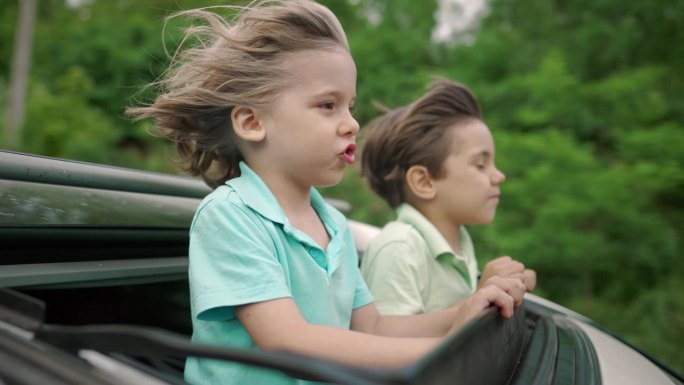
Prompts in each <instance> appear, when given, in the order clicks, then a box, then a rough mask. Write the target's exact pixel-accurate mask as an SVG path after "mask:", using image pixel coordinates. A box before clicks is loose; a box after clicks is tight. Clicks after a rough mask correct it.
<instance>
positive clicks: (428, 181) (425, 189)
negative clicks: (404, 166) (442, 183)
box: [406, 165, 437, 200]
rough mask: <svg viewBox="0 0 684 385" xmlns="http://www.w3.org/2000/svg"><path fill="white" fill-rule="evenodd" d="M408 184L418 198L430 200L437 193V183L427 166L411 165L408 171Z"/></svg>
mask: <svg viewBox="0 0 684 385" xmlns="http://www.w3.org/2000/svg"><path fill="white" fill-rule="evenodd" d="M406 186H407V187H408V189H409V191H410V192H411V193H413V194H414V195H415V196H416V197H417V198H419V199H424V200H430V199H433V198H434V197H435V196H436V195H437V191H436V190H435V184H434V183H433V181H432V177H431V176H430V172H429V171H428V169H427V168H426V167H425V166H418V165H415V166H411V167H409V169H408V171H406Z"/></svg>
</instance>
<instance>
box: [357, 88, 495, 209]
mask: <svg viewBox="0 0 684 385" xmlns="http://www.w3.org/2000/svg"><path fill="white" fill-rule="evenodd" d="M468 119H478V120H482V110H481V108H480V105H479V103H478V102H477V99H476V98H475V95H474V94H473V93H472V92H471V91H470V90H469V89H468V88H467V87H466V86H464V85H462V84H460V83H457V82H454V81H451V80H448V79H443V78H438V79H436V80H435V81H434V82H433V83H431V85H430V87H429V90H428V92H427V93H426V94H424V95H423V96H421V97H420V98H419V99H418V100H416V101H415V102H413V103H411V104H409V105H407V106H403V107H399V108H397V109H394V110H391V111H389V112H386V113H385V114H383V115H382V116H380V117H378V118H376V119H374V120H373V121H371V122H370V123H369V124H368V125H367V127H365V128H364V131H366V132H365V133H364V141H363V151H362V154H361V170H362V174H363V176H364V177H366V179H367V180H368V183H369V184H370V187H371V189H373V191H375V193H376V194H378V195H379V196H381V197H382V198H383V199H384V200H385V201H386V202H387V203H388V204H389V205H390V206H391V207H397V206H398V205H399V204H401V203H403V202H405V201H406V191H405V185H404V183H405V180H404V179H405V176H406V171H408V169H409V168H410V167H411V166H414V165H422V166H424V167H426V168H427V169H428V172H430V175H431V176H432V177H434V178H437V179H439V178H441V177H443V169H442V165H443V163H444V160H445V159H446V157H447V156H448V155H449V153H450V152H451V150H452V147H451V146H452V140H451V132H452V130H449V128H450V127H451V126H453V125H454V124H455V123H458V122H460V121H464V120H468Z"/></svg>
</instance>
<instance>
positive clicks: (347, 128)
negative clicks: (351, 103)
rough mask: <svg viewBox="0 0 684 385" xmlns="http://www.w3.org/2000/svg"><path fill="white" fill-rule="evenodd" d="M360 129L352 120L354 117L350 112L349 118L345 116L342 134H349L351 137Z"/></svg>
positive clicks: (354, 120) (357, 123)
mask: <svg viewBox="0 0 684 385" xmlns="http://www.w3.org/2000/svg"><path fill="white" fill-rule="evenodd" d="M360 129H361V126H360V125H359V122H357V121H356V119H354V116H352V114H351V112H350V113H349V116H347V119H346V120H345V121H344V123H343V124H342V130H343V134H347V133H349V134H352V135H356V134H357V133H358V132H359V130H360Z"/></svg>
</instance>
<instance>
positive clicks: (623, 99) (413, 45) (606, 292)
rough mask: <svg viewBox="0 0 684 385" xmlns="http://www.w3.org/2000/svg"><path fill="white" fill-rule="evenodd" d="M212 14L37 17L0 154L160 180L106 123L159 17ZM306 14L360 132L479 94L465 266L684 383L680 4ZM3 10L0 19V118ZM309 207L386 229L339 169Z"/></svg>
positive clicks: (175, 4)
mask: <svg viewBox="0 0 684 385" xmlns="http://www.w3.org/2000/svg"><path fill="white" fill-rule="evenodd" d="M225 3H226V2H225V1H177V0H168V1H166V0H164V1H162V0H149V1H134V0H92V1H80V2H73V1H72V2H67V1H65V0H40V1H38V2H37V5H38V6H37V10H36V19H35V26H34V28H33V36H32V39H31V42H32V44H31V45H30V47H31V65H30V67H25V69H29V73H28V83H27V88H26V92H27V95H26V98H25V102H26V104H25V114H24V115H23V116H24V118H23V123H22V124H21V126H20V127H19V131H17V135H16V137H15V138H14V139H12V135H11V133H10V130H8V125H9V123H8V122H9V120H8V119H9V114H8V111H9V110H8V109H7V108H3V110H2V123H0V124H1V125H2V126H0V129H1V131H2V133H3V135H2V142H0V147H1V148H6V149H7V148H9V149H13V150H19V151H25V152H31V153H38V154H43V155H48V156H56V157H63V158H70V159H78V160H84V161H90V162H99V163H109V164H115V165H119V166H126V167H134V168H141V169H150V170H157V171H163V172H172V173H175V172H177V171H176V169H175V168H174V165H173V162H172V161H171V159H172V158H173V151H172V150H171V149H170V148H168V146H167V145H165V144H164V143H162V142H161V141H160V140H159V139H156V138H154V137H151V136H150V135H148V133H147V129H148V128H149V127H148V125H149V122H141V123H132V122H131V121H130V120H128V119H127V118H125V117H124V116H123V110H124V108H125V107H126V106H128V105H131V104H135V103H137V102H136V101H135V100H134V99H132V98H137V99H138V100H139V101H145V100H147V99H148V98H149V96H150V95H149V94H148V93H146V92H141V86H143V85H144V84H146V83H148V82H150V81H152V80H154V79H155V78H156V77H157V76H159V75H160V74H161V73H162V72H163V70H164V69H165V65H166V64H167V63H168V60H167V56H166V54H165V52H164V47H163V45H162V38H163V39H164V41H165V42H166V46H167V50H168V51H169V52H172V51H173V49H174V47H175V44H176V43H177V41H178V39H179V36H180V35H179V31H180V30H179V28H178V27H179V26H180V23H179V22H173V23H171V24H170V25H169V27H168V28H167V30H166V33H165V34H164V36H163V37H162V27H163V17H164V16H165V15H167V14H169V13H172V12H173V11H177V10H180V9H187V8H194V7H197V6H207V5H212V4H225ZM322 3H324V4H326V5H328V6H329V7H330V8H331V9H332V10H333V11H334V12H335V13H336V14H337V15H338V17H339V18H340V20H341V21H342V24H343V26H344V27H345V29H346V31H347V33H348V37H349V41H350V45H351V48H352V51H353V55H354V57H355V59H356V62H357V66H358V72H359V75H358V93H359V98H358V101H357V103H356V109H355V111H356V112H355V114H356V115H357V119H358V120H359V122H360V123H361V124H362V125H363V124H365V123H367V122H368V121H369V120H370V119H372V118H373V117H375V116H377V112H376V111H375V109H374V107H373V106H372V104H371V102H372V101H373V100H376V101H379V102H381V103H383V104H385V105H388V106H391V107H394V106H399V105H402V104H405V103H407V102H409V101H411V100H412V99H414V98H416V97H417V96H418V95H420V94H421V93H422V92H423V91H424V90H425V86H426V84H427V83H428V82H429V81H430V79H431V77H432V76H434V75H442V76H446V77H449V78H451V79H454V80H457V81H460V82H463V83H465V84H467V85H468V86H470V87H471V88H472V89H473V91H474V92H475V93H476V94H477V95H478V97H479V99H480V102H481V104H482V106H483V108H484V111H485V121H486V123H487V124H488V125H489V127H490V128H491V130H492V132H493V134H494V137H495V142H496V146H497V152H498V154H497V163H498V165H499V167H500V168H501V169H502V170H503V171H504V172H505V173H506V175H507V178H508V179H507V181H506V182H505V183H504V185H503V186H502V199H501V203H500V205H499V211H498V215H497V218H496V220H495V221H494V223H493V224H491V225H488V226H484V227H471V228H470V230H471V232H472V234H473V237H474V239H475V242H476V251H477V253H478V257H479V259H480V263H481V264H483V263H484V262H486V261H487V260H489V259H491V258H493V257H496V256H499V255H511V256H513V257H515V258H517V259H519V260H521V261H523V262H524V263H525V264H526V265H528V266H529V267H531V268H533V269H535V270H536V271H537V273H538V280H539V286H538V290H537V292H538V294H540V295H542V296H545V297H547V298H549V299H551V300H553V301H556V302H558V303H560V304H562V305H565V306H567V307H569V308H571V309H573V310H575V311H578V312H580V313H583V314H585V315H587V316H589V317H590V318H593V319H594V320H596V321H597V322H599V323H600V324H602V325H604V326H606V327H608V328H609V329H611V330H613V331H615V332H616V333H618V334H619V335H621V336H622V337H623V338H625V339H626V340H627V341H629V342H631V343H633V344H634V345H636V346H638V347H640V348H642V349H643V350H645V351H647V352H649V353H651V354H653V355H655V356H656V357H658V358H659V359H660V360H662V361H663V362H665V363H666V364H668V365H670V366H672V367H673V368H675V369H676V370H678V371H679V372H680V373H684V349H683V348H682V347H683V346H684V280H683V279H682V276H683V275H684V258H682V257H681V255H680V251H681V245H682V233H683V230H684V225H683V222H684V221H683V219H684V215H683V214H684V172H683V169H684V167H683V166H684V92H683V90H684V77H683V76H682V73H683V69H684V44H682V42H684V1H683V0H633V1H628V2H625V1H622V0H594V1H586V0H571V1H551V0H525V1H523V0H490V1H489V2H487V1H486V0H481V1H469V2H468V3H469V4H470V5H471V7H470V8H468V9H463V8H459V6H458V4H459V3H465V2H463V1H461V2H458V1H442V2H438V1H437V0H434V1H427V0H423V1H415V0H355V1H354V0H348V1H344V0H327V1H322ZM440 3H442V4H441V5H440ZM473 4H475V5H473ZM20 5H21V1H16V0H4V1H3V2H2V7H0V58H2V60H1V61H0V104H2V105H3V107H5V106H8V105H9V101H10V96H9V95H10V92H9V90H10V85H11V81H10V79H11V78H12V77H11V74H12V58H13V57H14V55H15V38H16V34H17V33H16V28H17V20H18V17H19V15H20ZM477 6H483V7H481V8H478V7H477ZM472 7H475V8H477V9H479V14H478V15H479V16H478V17H475V18H473V19H472V20H468V18H466V17H465V16H466V15H467V14H468V13H467V12H465V11H469V12H471V11H473V9H472ZM476 16H477V15H476ZM440 20H441V21H440ZM449 27H451V30H450V28H449ZM455 29H457V30H455ZM450 32H451V34H450ZM323 193H324V194H325V195H327V196H330V197H338V198H342V199H344V200H346V201H348V202H350V203H352V205H353V207H354V210H353V211H352V212H351V213H350V215H349V216H350V217H351V218H353V219H357V220H361V221H366V222H370V223H373V224H376V225H382V224H384V223H385V222H386V221H387V220H389V219H391V218H392V213H391V211H390V210H389V209H388V207H387V206H386V205H385V204H384V203H383V202H382V201H381V200H379V199H378V198H377V197H375V196H374V195H373V194H372V193H371V192H370V190H369V189H368V188H367V187H366V185H365V183H364V181H363V180H361V179H360V178H359V175H358V170H357V168H355V167H351V168H349V169H348V174H347V175H346V177H345V179H344V180H343V182H342V183H341V184H339V185H338V186H335V187H333V188H328V189H324V191H323Z"/></svg>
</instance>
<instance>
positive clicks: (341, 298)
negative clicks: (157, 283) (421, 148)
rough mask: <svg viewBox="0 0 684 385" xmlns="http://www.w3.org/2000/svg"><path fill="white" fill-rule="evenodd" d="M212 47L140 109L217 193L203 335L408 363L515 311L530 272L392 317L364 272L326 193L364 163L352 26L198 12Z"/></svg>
mask: <svg viewBox="0 0 684 385" xmlns="http://www.w3.org/2000/svg"><path fill="white" fill-rule="evenodd" d="M185 14H186V15H188V16H191V17H193V18H195V19H198V20H203V21H205V22H206V23H204V24H203V25H200V26H195V27H192V28H190V29H188V33H189V37H198V38H200V39H199V40H200V41H201V44H199V45H197V46H194V47H191V48H189V49H185V50H181V51H180V53H179V54H177V55H178V56H177V60H176V61H175V65H174V67H173V68H172V69H170V71H169V72H168V74H167V75H166V77H165V78H164V79H162V81H161V83H160V84H159V86H160V91H159V94H158V96H157V97H156V98H155V100H154V101H153V102H152V103H151V104H150V105H147V106H142V107H138V108H132V109H129V111H128V112H129V114H131V115H133V116H135V117H137V118H154V119H155V121H156V126H157V127H158V129H159V131H160V133H162V134H163V135H165V136H166V137H167V138H169V139H171V140H173V141H174V142H175V143H176V145H177V149H178V152H179V154H180V155H181V156H182V157H183V159H184V160H185V161H186V162H187V165H188V170H189V171H190V172H191V173H192V174H195V175H201V176H202V177H203V178H204V179H205V181H207V183H208V184H209V185H211V186H213V187H215V190H214V191H213V192H212V193H210V194H209V195H208V196H207V197H206V198H205V199H204V200H203V201H202V203H201V204H200V206H199V208H198V209H197V212H196V214H195V218H194V220H193V222H192V226H191V229H190V250H189V255H190V266H189V282H190V291H191V305H192V321H193V335H192V339H193V341H196V342H199V343H211V344H218V345H225V346H231V347H239V348H259V349H263V350H286V351H291V352H295V353H299V354H304V355H310V356H315V357H319V358H323V359H328V360H332V361H335V362H339V363H343V364H351V365H359V366H367V367H378V368H397V367H401V366H403V365H407V364H410V363H413V362H415V361H416V360H418V359H419V358H420V357H422V356H423V355H424V354H425V353H427V352H429V351H430V350H432V349H433V348H434V347H435V346H437V345H438V344H439V343H440V341H441V340H442V337H443V336H445V335H446V334H448V333H449V332H451V331H453V330H456V329H457V328H458V327H460V326H461V325H463V324H464V323H465V322H467V321H468V320H470V319H472V318H473V317H475V316H477V315H478V314H480V313H481V312H482V311H483V310H484V309H485V308H487V307H489V306H490V305H492V304H493V305H496V306H498V307H499V308H500V313H501V314H502V315H503V316H504V317H510V316H511V315H512V312H513V309H514V304H516V303H519V302H520V301H521V300H522V294H523V292H524V286H523V285H522V283H521V282H520V281H519V280H515V279H511V280H508V281H506V283H507V284H508V286H507V287H506V290H501V289H499V288H497V287H493V286H492V287H488V288H486V289H483V290H480V291H478V292H477V293H476V294H475V295H473V296H471V297H469V298H468V299H467V300H465V301H463V302H462V303H460V304H458V305H456V306H452V307H450V308H448V309H446V310H444V311H441V312H437V313H433V314H430V315H422V316H409V317H386V316H381V315H380V314H379V313H378V311H377V310H376V308H375V305H374V304H373V299H372V297H371V295H370V293H369V291H368V289H367V287H366V284H365V283H364V281H363V279H362V277H361V274H360V272H359V269H358V267H357V266H358V265H357V264H358V256H357V253H356V250H355V247H354V242H353V239H352V236H351V233H350V231H349V227H348V225H347V222H346V220H345V218H344V216H343V215H342V214H341V213H339V212H338V211H336V210H335V209H334V208H332V207H331V206H330V205H328V204H326V203H325V201H324V200H323V199H322V197H321V195H320V194H319V193H318V192H317V190H316V189H315V187H317V186H331V185H334V184H336V183H338V182H339V181H340V180H341V178H342V176H343V173H344V169H345V167H346V166H347V165H349V164H351V163H353V162H354V160H355V156H356V154H355V149H356V144H355V141H356V135H357V133H358V131H359V125H358V123H357V122H356V120H355V119H354V117H353V116H352V114H351V109H352V106H353V104H354V100H355V99H356V68H355V65H354V61H353V59H352V57H351V55H350V52H349V47H348V44H347V39H346V36H345V33H344V31H343V29H342V27H341V26H340V23H339V21H338V20H337V19H336V17H335V16H334V15H333V14H332V13H331V12H330V10H328V9H327V8H325V7H323V6H321V5H319V4H317V3H315V2H313V1H309V0H292V1H269V2H256V3H252V4H250V5H249V6H247V7H245V8H244V9H241V10H240V12H239V13H238V14H237V16H235V17H234V18H232V19H226V18H222V17H219V16H218V15H217V14H216V13H215V12H210V11H208V10H195V11H189V12H185ZM185 377H186V380H187V381H188V382H189V383H192V384H304V383H307V382H306V381H303V380H298V379H294V378H290V377H288V376H287V375H285V374H283V373H280V372H271V371H266V370H262V369H257V368H252V367H245V366H242V365H238V364H231V363H226V362H221V361H216V360H205V359H195V358H190V359H188V360H187V363H186V368H185Z"/></svg>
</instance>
